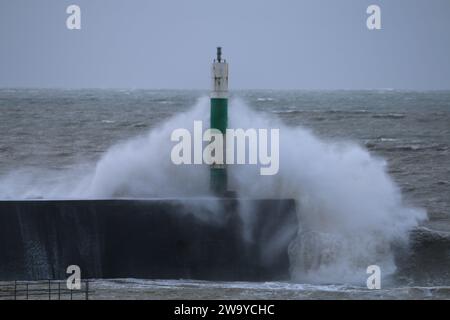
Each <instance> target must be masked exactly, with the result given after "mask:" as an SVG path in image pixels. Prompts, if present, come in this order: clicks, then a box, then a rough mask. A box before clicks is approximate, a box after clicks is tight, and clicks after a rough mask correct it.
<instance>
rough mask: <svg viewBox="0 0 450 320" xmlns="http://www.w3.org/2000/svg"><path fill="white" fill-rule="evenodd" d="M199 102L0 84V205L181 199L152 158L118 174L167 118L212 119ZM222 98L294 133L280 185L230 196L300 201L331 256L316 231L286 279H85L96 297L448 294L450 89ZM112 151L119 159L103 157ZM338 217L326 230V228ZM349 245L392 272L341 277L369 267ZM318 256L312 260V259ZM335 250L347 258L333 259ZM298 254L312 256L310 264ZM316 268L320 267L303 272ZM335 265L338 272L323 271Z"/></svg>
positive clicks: (179, 95)
mask: <svg viewBox="0 0 450 320" xmlns="http://www.w3.org/2000/svg"><path fill="white" fill-rule="evenodd" d="M207 95H208V93H207V92H203V91H181V90H177V91H171V90H119V89H117V90H101V89H98V90H94V89H89V90H62V89H0V199H31V198H40V199H42V198H66V197H70V198H73V197H75V198H80V197H98V196H100V197H120V196H127V197H133V196H136V197H140V198H141V197H143V196H144V197H145V196H162V195H166V194H167V193H170V192H172V191H173V192H174V193H175V194H176V195H178V194H183V195H185V194H184V193H183V192H184V190H183V189H180V188H181V186H180V185H181V183H179V182H178V181H177V179H176V177H174V178H173V179H172V178H171V179H169V178H168V179H167V182H166V184H167V185H165V184H164V182H163V183H162V182H161V181H164V180H162V179H156V178H155V176H154V173H153V171H158V172H161V171H162V174H168V175H169V173H170V174H172V172H167V173H165V172H164V170H165V169H164V168H165V167H163V166H161V165H160V163H162V161H165V160H167V161H168V159H167V158H161V159H160V158H155V157H156V156H152V157H153V158H151V159H149V163H148V166H146V165H145V164H142V163H141V162H139V165H141V166H142V167H138V168H128V169H127V170H122V169H123V167H124V166H125V167H126V166H130V165H132V164H130V162H128V163H125V161H126V159H132V158H133V155H134V154H136V155H137V156H138V157H139V153H140V152H142V150H140V149H142V148H138V149H136V150H134V149H133V146H136V145H138V146H139V144H133V143H131V144H130V143H129V141H133V139H136V138H135V137H146V136H147V135H149V132H150V137H152V138H151V139H149V144H148V152H149V154H153V153H154V154H159V153H161V154H164V152H162V151H161V150H160V149H159V145H160V144H158V142H155V139H156V138H155V137H154V136H151V132H162V131H163V129H164V128H165V127H164V126H165V124H166V123H169V124H170V123H171V121H172V122H174V121H175V123H176V124H177V125H178V124H183V120H185V121H186V122H185V125H186V126H187V127H190V126H192V122H190V120H191V119H195V117H196V116H197V115H201V116H204V117H207V116H208V112H209V109H208V102H207ZM230 99H231V103H230V113H231V114H233V115H232V116H231V118H232V119H236V120H231V122H233V121H235V122H236V123H239V121H241V122H240V123H244V124H245V125H247V126H251V124H252V123H253V122H254V123H255V126H256V127H258V126H260V125H261V124H262V123H264V124H267V123H269V124H274V125H275V126H280V125H279V124H280V123H281V125H282V126H283V129H282V130H281V133H280V135H283V132H285V133H286V134H285V136H289V139H287V138H286V139H284V140H283V139H282V140H281V143H282V144H283V143H285V144H286V143H288V144H289V146H285V149H286V150H287V151H286V150H285V151H284V152H283V151H282V152H281V157H282V159H281V163H280V177H278V178H277V179H278V180H277V181H276V183H275V182H272V181H271V182H267V183H265V182H263V183H261V184H258V185H257V186H254V185H251V182H252V180H251V179H248V180H249V181H247V182H242V181H239V180H237V181H236V182H235V186H236V189H237V190H238V191H240V192H242V193H243V194H245V195H248V196H254V195H257V194H258V193H261V195H263V196H265V195H282V196H284V195H287V196H292V197H295V198H296V199H297V200H298V201H299V203H302V202H304V203H305V204H304V205H303V204H302V205H300V209H301V210H302V211H303V212H302V213H301V215H302V217H303V218H304V219H305V220H304V221H305V224H307V223H309V227H310V228H309V229H308V232H315V233H314V234H315V235H314V237H315V238H317V237H318V236H317V235H318V234H321V235H323V234H325V233H326V234H334V232H333V228H334V226H335V228H336V230H338V231H336V234H335V235H336V237H337V238H333V239H339V241H340V243H341V247H339V248H337V249H336V250H337V253H334V254H333V252H331V253H330V252H329V251H330V250H331V251H332V250H333V248H332V247H330V246H329V245H327V243H328V244H329V242H327V241H326V240H324V239H325V238H323V237H322V238H320V239H321V240H320V241H317V242H315V243H314V245H312V246H307V247H305V245H300V248H297V247H295V248H294V249H293V250H294V251H295V250H296V248H297V249H298V251H302V250H303V252H302V253H301V254H298V255H296V254H294V256H293V262H292V264H293V265H292V269H293V276H292V279H291V281H288V282H273V283H243V282H234V283H233V282H223V283H222V282H206V281H194V280H176V279H174V280H170V281H169V280H140V279H98V280H95V281H94V283H93V285H92V290H94V293H93V297H95V298H98V299H105V298H106V299H108V298H124V299H127V298H129V299H165V298H168V299H177V298H185V299H190V298H192V299H208V298H213V299H221V298H226V299H334V298H337V299H366V298H368V299H380V298H386V299H408V298H411V299H422V298H423V299H429V298H431V299H432V298H445V299H449V298H450V91H429V92H428V91H424V92H413V91H395V90H377V91H345V90H342V91H272V90H254V91H234V92H232V93H231V98H230ZM241 109H242V117H241V115H240V112H241ZM184 114H185V115H186V116H185V117H184V116H183V115H184ZM242 118H245V121H244V120H242ZM174 119H175V120H174ZM261 119H263V120H261ZM144 141H145V140H144ZM305 141H307V142H305ZM141 143H142V141H141ZM164 143H166V142H165V141H162V142H161V144H164ZM166 144H170V140H169V137H167V143H166ZM144 145H145V143H144ZM349 145H350V146H349ZM113 146H115V147H114V148H113V149H114V152H116V153H115V154H117V155H118V156H117V157H116V158H117V162H114V161H113V160H111V156H112V155H114V152H113V153H111V151H110V150H111V149H110V148H111V147H113ZM141 146H142V145H141ZM144 148H145V147H144ZM281 148H283V145H281ZM118 149H119V151H117V150H118ZM120 150H122V151H120ZM124 154H126V156H124ZM285 158H286V160H283V159H285ZM287 158H289V159H287ZM114 160H115V159H114ZM121 161H122V162H121ZM131 163H132V162H131ZM283 166H284V167H283ZM286 167H288V169H284V168H286ZM380 168H384V169H383V170H381V169H380ZM283 170H284V171H283ZM380 170H381V171H380ZM385 174H386V176H385ZM115 175H120V179H119V178H117V179H114V176H115ZM111 177H112V178H111ZM297 177H298V178H297ZM139 179H141V180H139ZM145 179H149V180H148V181H147V180H145ZM152 179H153V180H152ZM391 180H392V184H391ZM155 181H157V182H155ZM353 181H355V182H353ZM152 183H153V185H152ZM359 183H360V184H359ZM198 184H199V185H202V184H204V181H201V179H200V180H199V181H198ZM368 185H369V186H370V187H368ZM147 186H148V187H147ZM195 186H196V185H195V184H194V186H193V188H191V190H190V191H189V192H187V195H192V192H195V191H196V188H195ZM258 186H260V187H261V189H260V190H259V189H258ZM191 187H192V186H191ZM362 189H364V190H363V191H361V190H362ZM202 190H203V189H202V188H201V187H198V192H202ZM292 190H295V193H294V192H293V191H292ZM322 191H323V194H322ZM333 193H334V195H333ZM333 206H335V207H336V212H334V208H333ZM367 208H369V209H370V210H366V209H367ZM373 208H375V209H373ZM384 208H386V212H384V211H383V210H384ZM353 209H355V212H358V214H356V213H355V214H353V212H352V210H353ZM372 209H373V210H372ZM358 210H359V211H358ZM380 211H383V212H380ZM399 212H401V213H399ZM319 216H320V217H321V219H319V218H318V217H319ZM324 219H325V220H326V221H325V222H324V221H323V220H324ZM333 219H336V222H335V223H334V225H331V226H330V225H328V224H327V221H332V220H333ZM333 221H334V220H333ZM340 222H342V223H340ZM368 226H369V227H368ZM370 226H373V227H370ZM363 229H364V232H361V233H360V234H358V232H359V230H363ZM385 229H387V231H386V232H384V231H383V230H385ZM397 232H398V234H397ZM405 232H406V233H407V238H408V239H409V240H407V241H406V243H402V244H398V241H399V240H398V239H397V236H398V235H400V234H403V233H405ZM406 233H405V234H406ZM366 234H368V236H367V237H366ZM399 238H401V237H400V236H399ZM308 239H311V238H308ZM332 242H335V241H334V240H333V241H332ZM349 243H350V244H351V245H349ZM374 243H375V244H376V245H375V244H374ZM372 244H374V246H375V247H376V249H373V248H370V247H371V245H372ZM356 245H361V246H365V247H367V248H368V249H367V250H369V251H370V250H373V251H374V252H376V253H377V254H379V253H380V250H381V251H383V250H384V251H383V252H382V254H381V253H380V256H383V259H385V260H386V265H389V266H390V267H389V268H391V269H392V270H391V269H389V270H390V271H389V274H387V275H386V277H384V278H383V280H382V289H381V290H368V289H367V288H366V285H365V282H364V281H352V280H347V275H348V273H352V272H354V270H353V269H352V268H356V267H359V266H360V265H363V262H364V263H365V256H364V254H363V253H362V252H365V251H364V250H366V248H362V249H361V248H359V247H358V248H356V249H355V246H356ZM380 248H381V249H380ZM315 249H317V250H318V251H320V252H317V253H316V252H312V250H315ZM359 250H360V251H359ZM305 251H306V253H307V254H306V253H305ZM386 251H389V252H386ZM324 252H327V253H326V255H325V253H324ZM311 255H314V257H313V258H311ZM336 255H339V256H342V257H343V258H342V259H345V261H344V260H343V261H338V263H337V262H336V257H335V256H336ZM325 256H326V258H327V259H329V261H328V260H327V259H324V257H325ZM306 257H308V259H311V261H309V262H311V263H308V265H307V266H305V262H304V259H306ZM333 259H334V260H333ZM391 260H392V261H391ZM299 261H300V262H299ZM318 261H319V262H318ZM324 261H325V262H324ZM361 261H362V262H361ZM0 263H1V262H0ZM324 264H326V266H324ZM314 268H316V269H317V270H319V271H320V272H317V273H314V271H315V270H312V271H311V270H309V269H314ZM333 268H334V269H336V272H337V276H336V277H333V276H332V275H330V273H333ZM306 269H308V270H306ZM382 270H383V269H382ZM341 275H342V277H341ZM365 276H366V275H364V276H362V277H361V279H364V277H365ZM338 279H342V280H341V281H339V280H338Z"/></svg>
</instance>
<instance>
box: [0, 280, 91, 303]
mask: <svg viewBox="0 0 450 320" xmlns="http://www.w3.org/2000/svg"><path fill="white" fill-rule="evenodd" d="M0 300H89V281H88V280H81V288H80V289H68V288H67V284H66V281H65V280H39V281H11V282H2V283H0Z"/></svg>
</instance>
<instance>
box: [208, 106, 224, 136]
mask: <svg viewBox="0 0 450 320" xmlns="http://www.w3.org/2000/svg"><path fill="white" fill-rule="evenodd" d="M227 125H228V99H226V98H211V124H210V127H211V129H218V130H220V132H222V133H223V134H225V131H226V129H227Z"/></svg>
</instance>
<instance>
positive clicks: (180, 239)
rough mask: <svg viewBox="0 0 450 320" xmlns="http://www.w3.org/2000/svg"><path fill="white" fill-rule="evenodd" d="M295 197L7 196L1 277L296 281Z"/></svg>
mask: <svg viewBox="0 0 450 320" xmlns="http://www.w3.org/2000/svg"><path fill="white" fill-rule="evenodd" d="M296 232H297V215H296V208H295V201H294V200H289V199H288V200H283V199H275V200H271V199H262V200H251V199H247V200H246V199H240V200H236V199H227V198H224V199H188V200H179V199H156V200H56V201H49V200H36V201H35V200H32V201H0V280H37V279H65V278H66V277H67V276H68V275H66V273H65V272H66V268H67V266H69V265H72V264H75V265H79V266H80V268H81V273H82V278H153V279H180V278H183V279H202V280H224V281H270V280H283V279H288V278H289V258H288V252H287V251H288V246H289V243H290V242H291V241H292V240H293V238H294V237H295V235H296Z"/></svg>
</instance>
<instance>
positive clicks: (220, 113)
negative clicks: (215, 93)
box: [210, 98, 228, 195]
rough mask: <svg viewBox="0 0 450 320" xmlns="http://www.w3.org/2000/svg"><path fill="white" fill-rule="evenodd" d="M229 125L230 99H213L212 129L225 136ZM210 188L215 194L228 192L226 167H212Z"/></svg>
mask: <svg viewBox="0 0 450 320" xmlns="http://www.w3.org/2000/svg"><path fill="white" fill-rule="evenodd" d="M227 125H228V99H226V98H211V124H210V127H211V129H218V130H220V132H222V133H223V134H225V132H226V129H227ZM210 177H211V178H210V188H211V191H213V192H214V193H215V194H218V195H223V194H225V193H226V192H227V187H228V175H227V169H226V167H225V165H212V166H211V169H210Z"/></svg>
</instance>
